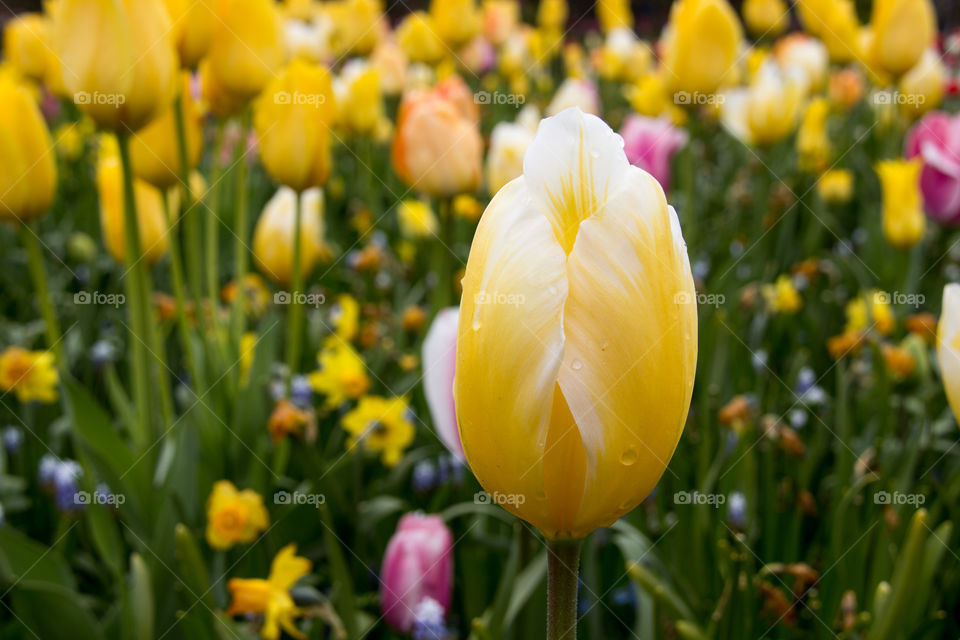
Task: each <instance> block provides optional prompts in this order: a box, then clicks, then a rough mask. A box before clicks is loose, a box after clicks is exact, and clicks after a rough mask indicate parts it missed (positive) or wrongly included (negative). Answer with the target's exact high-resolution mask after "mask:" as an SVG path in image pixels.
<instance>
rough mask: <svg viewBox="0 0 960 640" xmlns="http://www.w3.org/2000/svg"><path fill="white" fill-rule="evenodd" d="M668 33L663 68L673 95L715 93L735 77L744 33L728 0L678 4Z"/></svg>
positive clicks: (692, 0) (681, 0)
mask: <svg viewBox="0 0 960 640" xmlns="http://www.w3.org/2000/svg"><path fill="white" fill-rule="evenodd" d="M667 33H668V36H667V38H666V41H665V42H664V43H663V65H664V66H665V67H666V68H667V69H668V70H669V71H670V72H671V73H669V74H668V82H669V83H670V85H671V90H672V91H676V92H681V91H685V92H687V93H696V92H700V93H713V92H715V91H716V90H717V89H718V88H719V87H720V86H721V85H723V84H727V83H729V82H730V81H732V80H733V79H734V78H735V77H736V63H737V60H738V55H739V52H740V44H741V42H742V41H743V32H742V30H741V28H740V20H739V19H738V18H737V14H736V13H734V11H733V9H732V8H731V7H730V5H729V4H728V3H727V2H726V0H676V2H674V4H673V8H672V9H671V10H670V23H669V25H668V28H667Z"/></svg>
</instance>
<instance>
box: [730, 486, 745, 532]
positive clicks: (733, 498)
mask: <svg viewBox="0 0 960 640" xmlns="http://www.w3.org/2000/svg"><path fill="white" fill-rule="evenodd" d="M727 519H728V520H729V521H730V524H731V525H733V526H734V527H735V528H737V529H742V528H743V525H744V524H746V522H747V498H746V496H744V495H743V494H742V493H741V492H739V491H734V492H733V493H731V494H730V500H729V501H728V503H727Z"/></svg>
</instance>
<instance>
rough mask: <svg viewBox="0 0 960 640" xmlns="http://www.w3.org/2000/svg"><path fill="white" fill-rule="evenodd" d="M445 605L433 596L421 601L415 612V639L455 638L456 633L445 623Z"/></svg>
mask: <svg viewBox="0 0 960 640" xmlns="http://www.w3.org/2000/svg"><path fill="white" fill-rule="evenodd" d="M444 613H445V612H444V610H443V607H442V606H441V605H440V603H439V602H437V601H436V600H434V599H433V598H430V597H427V598H424V599H423V600H421V601H420V604H418V605H417V606H416V608H415V610H414V612H413V616H414V620H413V632H412V633H411V636H410V637H411V638H413V640H454V637H455V636H454V634H453V631H452V630H451V629H448V628H447V626H446V624H444V620H443V616H444Z"/></svg>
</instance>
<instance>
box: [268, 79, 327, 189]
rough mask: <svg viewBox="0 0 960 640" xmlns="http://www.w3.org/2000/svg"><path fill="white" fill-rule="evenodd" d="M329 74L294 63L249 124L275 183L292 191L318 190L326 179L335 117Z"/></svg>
mask: <svg viewBox="0 0 960 640" xmlns="http://www.w3.org/2000/svg"><path fill="white" fill-rule="evenodd" d="M336 110H337V105H336V100H335V99H334V97H333V84H332V83H331V80H330V72H329V71H327V70H326V68H324V67H321V66H319V65H316V64H313V63H310V62H306V61H304V60H294V61H293V63H292V64H291V65H290V66H289V67H287V68H286V70H285V71H284V72H283V73H282V74H281V75H280V76H279V77H277V78H276V79H275V80H273V81H272V82H271V83H270V85H269V86H268V87H267V89H266V90H265V91H264V93H263V95H261V96H260V98H259V99H258V100H257V103H256V105H255V109H254V120H253V125H254V128H255V129H256V132H257V137H258V138H259V140H260V159H261V160H262V161H263V165H264V167H265V168H266V170H267V172H268V173H269V174H270V175H271V176H272V177H273V179H274V180H276V181H277V182H279V183H280V184H283V185H286V186H288V187H290V188H292V189H294V190H295V191H303V190H305V189H309V188H310V187H319V186H320V185H322V184H323V183H324V182H326V180H327V177H328V176H329V175H330V125H331V124H332V123H333V120H334V119H335V117H336V113H337V111H336Z"/></svg>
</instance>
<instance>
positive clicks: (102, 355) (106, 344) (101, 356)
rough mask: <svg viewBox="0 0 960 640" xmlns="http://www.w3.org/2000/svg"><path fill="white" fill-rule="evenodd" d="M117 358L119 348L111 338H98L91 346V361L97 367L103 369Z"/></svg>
mask: <svg viewBox="0 0 960 640" xmlns="http://www.w3.org/2000/svg"><path fill="white" fill-rule="evenodd" d="M116 359H117V348H116V346H115V345H114V344H113V343H112V342H110V341H109V340H97V341H96V342H94V343H93V346H92V347H90V362H92V363H93V366H94V368H96V369H102V368H104V367H105V366H107V365H108V364H110V363H112V362H114V361H115V360H116Z"/></svg>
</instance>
